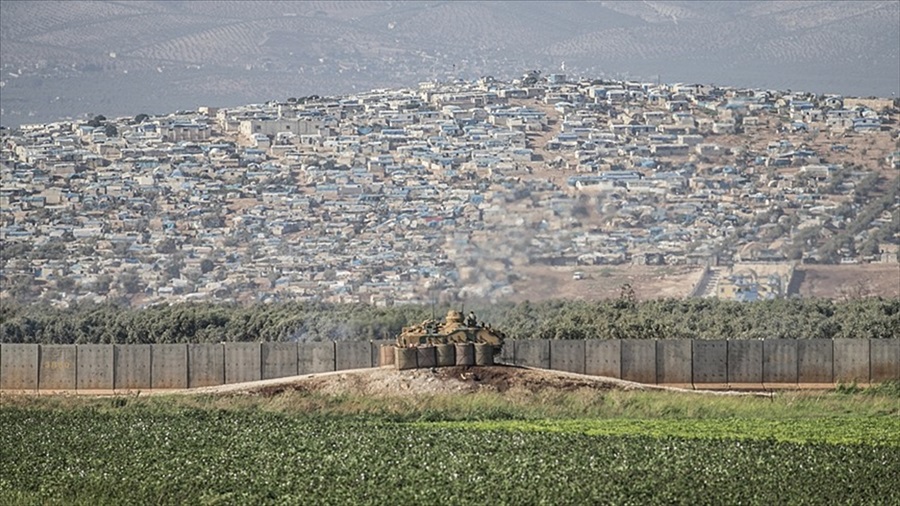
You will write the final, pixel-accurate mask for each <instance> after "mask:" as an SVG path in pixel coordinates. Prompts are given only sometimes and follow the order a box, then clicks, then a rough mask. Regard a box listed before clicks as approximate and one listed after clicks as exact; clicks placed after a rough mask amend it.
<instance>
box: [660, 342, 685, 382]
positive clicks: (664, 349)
mask: <svg viewBox="0 0 900 506" xmlns="http://www.w3.org/2000/svg"><path fill="white" fill-rule="evenodd" d="M692 374H693V364H692V363H691V341H690V339H660V340H659V341H656V382H657V383H659V384H660V385H671V386H677V387H687V388H691V383H692V382H693V379H692Z"/></svg>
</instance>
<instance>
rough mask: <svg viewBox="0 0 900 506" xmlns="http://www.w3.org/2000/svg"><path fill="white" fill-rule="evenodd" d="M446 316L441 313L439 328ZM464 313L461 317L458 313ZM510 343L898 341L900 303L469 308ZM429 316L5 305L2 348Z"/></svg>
mask: <svg viewBox="0 0 900 506" xmlns="http://www.w3.org/2000/svg"><path fill="white" fill-rule="evenodd" d="M447 309H449V308H448V307H446V306H444V307H437V308H435V311H434V312H435V315H436V316H437V317H438V318H440V317H441V316H443V315H444V314H445V313H446V311H447ZM455 309H462V308H455ZM470 309H471V310H474V311H475V312H476V313H477V316H478V318H479V320H480V321H482V322H487V323H490V324H491V325H492V327H493V328H496V329H500V330H502V331H504V332H505V333H506V334H507V336H508V337H510V338H513V339H653V338H656V339H688V338H691V339H763V338H767V339H771V338H794V339H816V338H821V339H830V338H875V339H881V338H896V337H898V336H900V298H881V297H868V298H859V299H852V300H845V301H832V300H827V299H798V298H795V299H778V300H769V301H758V302H735V301H727V300H719V299H659V300H649V301H637V300H635V299H634V297H633V295H632V294H628V293H624V291H623V295H622V296H620V297H619V298H617V299H610V300H601V301H572V300H555V301H542V302H521V303H500V304H492V305H488V304H484V305H476V306H471V305H470V306H469V307H466V308H465V310H466V311H468V310H470ZM431 316H432V308H431V307H430V306H420V305H401V306H393V307H373V306H369V305H363V304H323V303H299V302H284V303H273V304H256V305H250V306H240V305H228V304H216V303H183V304H172V305H158V306H152V307H147V308H130V307H126V306H116V305H112V304H93V303H83V304H76V305H73V306H70V307H68V308H54V307H51V306H43V305H33V304H32V305H21V304H17V303H11V302H6V303H4V304H3V305H0V342H4V343H42V344H88V343H118V344H153V343H209V342H223V341H300V342H307V341H328V340H335V341H341V340H373V339H393V338H394V337H395V336H396V335H397V334H398V333H399V332H400V330H401V328H402V327H403V326H405V325H410V324H414V323H420V322H422V321H423V320H425V319H427V318H430V317H431Z"/></svg>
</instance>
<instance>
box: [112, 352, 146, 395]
mask: <svg viewBox="0 0 900 506" xmlns="http://www.w3.org/2000/svg"><path fill="white" fill-rule="evenodd" d="M150 348H151V346H150V345H149V344H116V345H114V348H113V362H114V363H115V368H114V369H115V372H114V376H115V377H114V379H113V388H114V389H116V390H148V389H149V388H150V386H151V385H150V365H151V360H152V358H151V357H152V352H151V349H150Z"/></svg>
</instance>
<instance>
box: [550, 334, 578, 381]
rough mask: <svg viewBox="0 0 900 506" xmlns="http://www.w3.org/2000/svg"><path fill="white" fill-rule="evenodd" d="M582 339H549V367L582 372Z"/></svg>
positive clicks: (557, 369) (555, 369)
mask: <svg viewBox="0 0 900 506" xmlns="http://www.w3.org/2000/svg"><path fill="white" fill-rule="evenodd" d="M584 356H585V348H584V341H583V340H577V341H574V340H553V341H550V369H553V370H554V371H566V372H574V373H578V374H584V361H585V358H584Z"/></svg>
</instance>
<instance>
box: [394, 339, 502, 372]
mask: <svg viewBox="0 0 900 506" xmlns="http://www.w3.org/2000/svg"><path fill="white" fill-rule="evenodd" d="M380 356H381V357H382V362H381V364H382V366H387V365H390V366H393V367H396V368H397V369H399V370H404V369H425V368H432V367H450V366H454V365H456V366H460V365H461V366H472V365H494V347H493V346H492V345H490V344H486V343H453V344H449V343H448V344H436V345H425V346H416V347H411V348H400V347H397V346H393V345H388V346H383V347H382V348H381V352H380ZM388 356H390V358H388Z"/></svg>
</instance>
